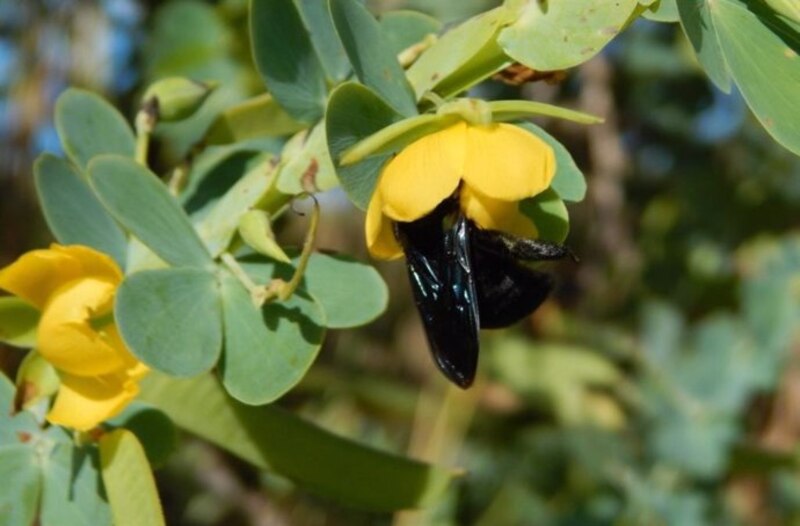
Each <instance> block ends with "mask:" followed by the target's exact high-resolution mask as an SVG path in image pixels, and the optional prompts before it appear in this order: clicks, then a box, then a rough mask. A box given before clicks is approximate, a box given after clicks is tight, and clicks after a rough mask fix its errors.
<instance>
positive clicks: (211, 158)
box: [178, 140, 283, 222]
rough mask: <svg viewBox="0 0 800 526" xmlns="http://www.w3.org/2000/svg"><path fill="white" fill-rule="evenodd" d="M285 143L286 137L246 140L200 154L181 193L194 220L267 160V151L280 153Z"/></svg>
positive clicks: (211, 207)
mask: <svg viewBox="0 0 800 526" xmlns="http://www.w3.org/2000/svg"><path fill="white" fill-rule="evenodd" d="M259 143H260V144H259ZM282 147H283V141H272V140H267V141H264V140H261V141H245V142H241V143H233V144H229V145H225V146H210V147H208V148H206V149H205V150H203V151H202V152H201V153H200V154H198V155H197V157H196V158H195V159H194V162H193V163H192V168H191V170H190V171H189V175H188V179H189V182H188V184H187V185H186V188H184V190H183V192H181V194H180V196H179V197H178V199H179V201H180V202H181V203H182V204H183V207H184V209H185V210H186V212H187V213H188V214H189V216H190V217H191V218H192V221H194V222H198V221H201V220H202V219H203V218H204V217H205V216H206V215H208V213H209V212H210V211H211V210H212V209H213V207H214V205H215V204H216V203H217V202H219V200H220V199H221V198H222V196H223V195H225V193H226V192H227V191H228V190H230V189H231V187H232V186H233V185H234V184H236V182H237V181H238V180H239V179H241V178H242V176H243V175H244V174H246V173H247V172H249V171H250V170H252V169H253V167H254V166H256V165H257V164H258V163H259V162H261V161H262V160H263V159H262V154H263V153H265V151H266V152H270V153H273V154H275V155H278V154H280V151H281V148H282Z"/></svg>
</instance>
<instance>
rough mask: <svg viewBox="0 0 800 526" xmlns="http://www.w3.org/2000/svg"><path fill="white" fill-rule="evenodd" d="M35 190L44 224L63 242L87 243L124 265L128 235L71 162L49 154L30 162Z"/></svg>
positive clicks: (66, 243)
mask: <svg viewBox="0 0 800 526" xmlns="http://www.w3.org/2000/svg"><path fill="white" fill-rule="evenodd" d="M33 174H34V178H35V181H36V193H37V194H38V196H39V203H40V204H41V205H42V212H43V213H44V218H45V220H46V221H47V226H49V227H50V231H51V232H52V233H53V235H54V236H55V238H56V239H57V240H58V241H59V242H60V243H63V244H65V245H72V244H77V245H86V246H89V247H92V248H96V249H97V250H99V251H100V252H104V253H106V254H108V255H110V256H111V257H112V258H114V260H115V261H116V262H117V264H118V265H119V266H120V267H124V266H125V257H126V253H127V250H128V239H127V237H126V236H125V233H124V232H123V231H122V229H121V228H120V227H119V225H117V223H116V222H114V220H113V219H112V218H111V216H110V215H109V214H108V212H106V209H105V208H103V205H102V204H101V203H100V201H99V200H98V199H97V196H96V195H94V192H92V189H91V188H90V187H89V185H88V184H87V183H86V181H85V180H84V179H83V178H82V177H81V176H80V174H79V173H78V172H77V171H76V170H75V168H73V167H72V165H71V164H70V163H69V162H67V161H65V160H64V159H61V158H60V157H56V156H54V155H50V154H43V155H41V156H39V158H38V159H37V160H36V163H35V164H34V165H33Z"/></svg>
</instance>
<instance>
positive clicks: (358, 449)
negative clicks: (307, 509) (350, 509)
mask: <svg viewBox="0 0 800 526" xmlns="http://www.w3.org/2000/svg"><path fill="white" fill-rule="evenodd" d="M142 398H143V399H144V400H146V401H148V402H150V403H152V404H153V405H155V406H156V407H158V408H160V409H161V410H163V411H164V412H166V413H167V415H169V416H170V418H172V419H173V420H174V421H175V422H176V423H177V424H178V425H179V426H180V427H183V428H184V429H186V430H187V431H190V432H192V433H195V434H197V435H199V436H201V437H203V438H205V439H206V440H209V441H211V442H213V443H215V444H217V445H218V446H219V447H222V448H223V449H226V450H228V451H230V452H231V453H233V454H234V455H236V456H238V457H240V458H242V459H244V460H246V461H248V462H250V463H252V464H253V465H255V466H256V467H259V468H261V469H271V470H274V471H275V472H277V473H279V474H281V475H284V476H286V477H288V478H290V479H292V480H294V481H295V482H297V483H298V484H300V485H302V486H303V487H305V488H307V489H309V490H311V491H313V492H315V493H318V494H320V495H324V496H326V497H329V498H332V499H334V500H337V501H339V502H341V503H343V504H346V505H348V506H354V507H358V508H363V509H369V510H375V511H392V510H397V509H405V508H418V507H426V506H431V505H433V504H435V503H436V502H438V501H439V500H440V499H441V498H442V496H443V494H444V491H445V490H446V489H447V487H448V486H449V485H450V483H451V481H452V479H453V477H454V473H453V472H452V471H447V470H444V469H441V468H437V467H434V466H430V465H428V464H423V463H421V462H417V461H414V460H410V459H407V458H403V457H399V456H396V455H393V454H391V453H386V452H382V451H379V450H376V449H373V448H370V447H367V446H363V445H360V444H358V443H356V442H353V441H350V440H348V439H345V438H342V437H339V436H337V435H334V434H332V433H330V432H329V431H326V430H324V429H322V428H320V427H318V426H316V425H314V424H312V423H309V422H306V421H304V420H302V419H300V418H298V417H296V416H294V415H293V414H291V413H289V412H286V411H284V410H283V409H281V408H279V407H275V406H263V407H252V406H246V405H243V404H240V403H237V402H235V401H234V400H233V399H232V398H230V397H228V396H227V395H226V394H225V392H224V390H223V389H222V386H221V385H219V383H218V382H217V381H216V380H215V379H214V378H213V377H211V376H202V377H198V378H195V379H192V380H175V379H170V378H167V377H164V376H161V375H156V374H152V375H150V376H149V377H148V378H147V379H146V380H145V381H144V383H143V386H142ZM198 400H202V401H203V403H202V404H198V403H197V401H198Z"/></svg>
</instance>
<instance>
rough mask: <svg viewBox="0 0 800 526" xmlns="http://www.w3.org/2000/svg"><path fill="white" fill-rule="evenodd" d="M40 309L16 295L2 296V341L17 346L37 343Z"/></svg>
mask: <svg viewBox="0 0 800 526" xmlns="http://www.w3.org/2000/svg"><path fill="white" fill-rule="evenodd" d="M39 315H40V314H39V311H38V310H36V309H35V308H33V306H31V305H30V304H29V303H26V302H24V301H22V300H21V299H19V298H16V297H14V296H3V297H0V342H3V343H6V344H8V345H13V346H15V347H33V346H35V345H36V326H37V325H38V324H39Z"/></svg>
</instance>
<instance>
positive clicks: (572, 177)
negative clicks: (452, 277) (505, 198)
mask: <svg viewBox="0 0 800 526" xmlns="http://www.w3.org/2000/svg"><path fill="white" fill-rule="evenodd" d="M517 126H519V127H520V128H524V129H526V130H528V131H529V132H531V133H533V134H534V135H536V136H538V137H539V138H540V139H542V140H543V141H544V142H546V143H547V144H549V145H550V147H551V148H553V151H554V152H555V154H556V174H555V175H554V176H553V182H552V183H551V185H550V188H552V189H553V190H554V191H555V192H556V193H557V194H558V196H559V197H560V198H561V199H563V200H564V201H572V202H580V201H583V198H584V197H586V178H585V177H584V176H583V172H581V170H580V168H578V165H576V164H575V160H574V159H573V158H572V155H571V154H570V153H569V150H567V149H566V148H565V147H564V145H563V144H561V142H559V141H558V140H557V139H556V138H555V137H553V136H552V135H550V134H549V133H547V132H546V131H544V130H543V129H541V128H540V127H538V126H536V125H535V124H533V123H530V122H521V123H517Z"/></svg>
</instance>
